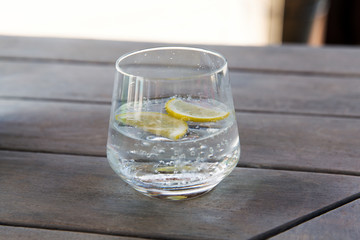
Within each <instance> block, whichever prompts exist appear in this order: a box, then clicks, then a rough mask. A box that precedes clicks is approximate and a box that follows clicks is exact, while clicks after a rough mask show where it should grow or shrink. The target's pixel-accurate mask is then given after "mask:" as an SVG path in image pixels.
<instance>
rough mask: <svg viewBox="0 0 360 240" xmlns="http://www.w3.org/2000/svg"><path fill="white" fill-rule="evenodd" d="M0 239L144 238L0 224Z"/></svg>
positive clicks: (79, 239)
mask: <svg viewBox="0 0 360 240" xmlns="http://www.w3.org/2000/svg"><path fill="white" fill-rule="evenodd" d="M0 239H27V240H48V239H52V240H64V239H68V240H70V239H73V240H126V239H133V240H141V239H144V238H132V237H120V236H109V235H101V234H93V233H79V232H66V231H59V230H46V229H36V228H24V227H9V226H1V225H0Z"/></svg>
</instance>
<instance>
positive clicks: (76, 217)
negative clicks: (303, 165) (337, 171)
mask: <svg viewBox="0 0 360 240" xmlns="http://www.w3.org/2000/svg"><path fill="white" fill-rule="evenodd" d="M0 181H1V183H2V184H1V185H0V192H1V194H0V222H3V223H6V224H13V225H14V224H16V225H21V226H27V225H31V226H33V227H36V226H40V227H47V228H56V229H66V230H68V231H70V230H74V231H89V230H91V231H93V232H96V233H106V234H119V235H126V236H138V237H148V238H161V239H163V238H166V239H248V238H249V237H252V236H255V235H257V234H260V233H262V232H265V231H268V230H270V229H273V228H276V227H278V226H280V225H282V224H284V223H287V222H289V221H292V220H293V219H297V218H299V217H302V216H303V215H305V214H309V213H311V212H313V211H315V210H317V209H319V208H322V207H324V206H327V205H329V204H333V203H335V202H337V201H339V200H341V199H343V198H345V197H348V196H351V195H353V194H356V193H357V192H359V190H360V189H359V184H360V178H358V177H353V176H342V175H329V174H317V173H301V172H287V171H275V170H261V169H241V168H236V169H235V171H234V172H233V173H232V174H230V175H229V177H227V178H226V179H225V180H224V181H223V182H222V183H221V184H220V185H219V186H218V187H217V188H216V189H215V190H214V191H212V192H210V193H209V194H207V195H204V196H203V197H200V198H197V199H194V200H190V201H183V202H170V201H163V200H155V199H150V198H148V197H145V196H143V195H141V194H139V193H136V192H135V190H133V189H131V188H130V187H129V186H128V185H127V184H126V183H124V182H123V181H121V180H120V178H119V177H117V176H116V175H115V174H114V173H113V171H112V170H111V168H110V167H109V165H108V163H107V160H106V159H105V158H100V157H84V156H70V155H56V154H40V153H26V152H7V151H1V153H0ZM179 226H181V227H179Z"/></svg>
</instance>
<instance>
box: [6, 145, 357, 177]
mask: <svg viewBox="0 0 360 240" xmlns="http://www.w3.org/2000/svg"><path fill="white" fill-rule="evenodd" d="M1 151H7V152H25V153H42V154H54V155H64V156H84V157H102V158H106V154H105V153H104V154H85V153H64V152H55V151H31V150H28V149H18V148H16V149H5V148H0V152H1ZM236 167H237V168H250V169H266V170H274V171H292V172H307V173H319V174H335V175H343V176H353V177H360V172H356V171H346V170H331V169H324V168H307V167H297V166H285V165H276V164H268V165H267V164H261V165H259V164H251V163H242V162H239V163H238V164H237V165H236Z"/></svg>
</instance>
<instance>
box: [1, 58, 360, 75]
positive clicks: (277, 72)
mask: <svg viewBox="0 0 360 240" xmlns="http://www.w3.org/2000/svg"><path fill="white" fill-rule="evenodd" d="M0 61H8V62H33V63H49V64H52V63H58V64H71V65H74V64H76V65H97V66H99V65H100V66H115V61H114V62H110V61H90V60H72V59H51V58H39V57H31V58H30V57H11V56H0ZM229 69H230V70H231V71H233V72H243V73H263V74H265V73H266V74H272V75H296V76H309V77H316V76H317V77H342V78H359V77H360V74H355V73H336V72H334V73H325V72H313V71H298V70H273V69H267V68H256V69H255V68H246V67H229ZM114 71H115V67H114Z"/></svg>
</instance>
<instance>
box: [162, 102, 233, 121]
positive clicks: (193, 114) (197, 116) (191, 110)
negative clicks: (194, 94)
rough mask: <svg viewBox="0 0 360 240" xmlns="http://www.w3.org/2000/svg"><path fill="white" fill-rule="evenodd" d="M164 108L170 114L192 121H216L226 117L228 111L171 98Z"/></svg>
mask: <svg viewBox="0 0 360 240" xmlns="http://www.w3.org/2000/svg"><path fill="white" fill-rule="evenodd" d="M165 109H166V111H167V113H168V114H169V115H170V116H173V117H175V118H178V119H181V120H184V121H193V122H216V121H219V120H222V119H224V118H227V117H228V116H229V114H230V112H225V111H220V110H214V109H210V108H206V107H202V106H199V105H195V104H192V103H188V102H185V101H183V100H180V99H176V98H173V99H171V100H169V101H168V102H167V103H166V104H165Z"/></svg>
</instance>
